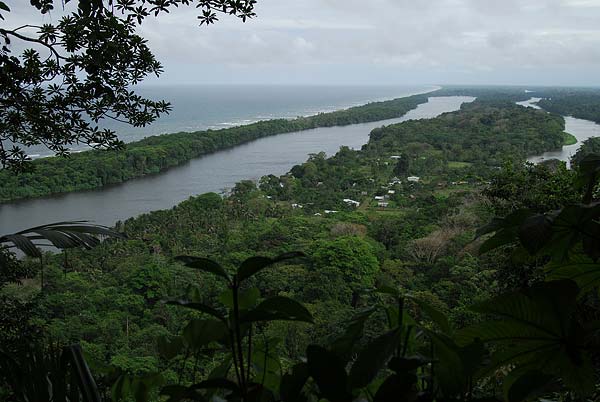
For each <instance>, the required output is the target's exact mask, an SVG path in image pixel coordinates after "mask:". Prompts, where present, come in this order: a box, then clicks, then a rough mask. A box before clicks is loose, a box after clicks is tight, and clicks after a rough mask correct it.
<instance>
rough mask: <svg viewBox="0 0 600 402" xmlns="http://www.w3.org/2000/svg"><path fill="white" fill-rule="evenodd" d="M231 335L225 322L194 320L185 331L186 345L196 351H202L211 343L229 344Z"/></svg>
mask: <svg viewBox="0 0 600 402" xmlns="http://www.w3.org/2000/svg"><path fill="white" fill-rule="evenodd" d="M228 335H229V332H228V329H227V326H226V325H225V324H224V323H223V321H218V320H202V319H193V320H191V321H190V322H189V323H188V324H187V325H186V326H185V328H184V329H183V339H184V341H185V343H186V345H187V346H188V347H190V348H192V349H194V350H202V349H203V348H205V347H206V346H207V345H208V344H209V343H211V342H227V337H228Z"/></svg>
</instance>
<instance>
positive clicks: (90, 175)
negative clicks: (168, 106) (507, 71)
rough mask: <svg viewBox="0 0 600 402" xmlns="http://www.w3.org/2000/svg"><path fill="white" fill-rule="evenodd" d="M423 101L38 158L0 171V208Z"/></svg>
mask: <svg viewBox="0 0 600 402" xmlns="http://www.w3.org/2000/svg"><path fill="white" fill-rule="evenodd" d="M427 99H428V96H427V94H419V95H413V96H409V97H404V98H398V99H394V100H390V101H383V102H373V103H369V104H366V105H363V106H357V107H352V108H349V109H345V110H340V111H336V112H330V113H320V114H317V115H314V116H309V117H299V118H296V119H292V120H286V119H277V120H267V121H262V122H257V123H253V124H248V125H244V126H239V127H232V128H226V129H221V130H206V131H199V132H193V133H187V132H181V133H174V134H165V135H160V136H152V137H148V138H145V139H143V140H141V141H136V142H132V143H129V144H127V145H126V148H125V150H124V151H86V152H81V153H78V154H73V155H71V156H70V157H69V158H43V159H38V160H35V161H33V163H32V164H33V167H34V169H35V171H34V172H32V173H25V174H20V175H18V176H17V175H14V174H13V173H12V172H8V171H2V172H0V182H1V183H2V186H1V187H0V203H6V202H10V201H14V200H19V199H24V198H37V197H44V196H49V195H55V194H60V193H67V192H73V191H82V190H91V189H97V188H101V187H105V186H108V185H111V184H118V183H123V182H126V181H128V180H131V179H135V178H140V177H143V176H147V175H151V174H156V173H161V172H164V171H166V170H167V169H169V168H172V167H175V166H179V165H182V164H183V163H185V162H188V161H190V160H191V159H194V158H197V157H199V156H203V155H208V154H211V153H214V152H216V151H219V150H222V149H228V148H231V147H234V146H238V145H240V144H244V143H247V142H249V141H253V140H256V139H259V138H263V137H267V136H273V135H278V134H283V133H290V132H296V131H303V130H309V129H314V128H318V127H334V126H347V125H351V124H357V123H365V122H373V121H381V120H386V119H391V118H396V117H399V116H402V115H404V114H406V113H407V112H408V111H410V110H413V109H415V108H416V107H417V106H418V105H420V104H423V103H425V102H427Z"/></svg>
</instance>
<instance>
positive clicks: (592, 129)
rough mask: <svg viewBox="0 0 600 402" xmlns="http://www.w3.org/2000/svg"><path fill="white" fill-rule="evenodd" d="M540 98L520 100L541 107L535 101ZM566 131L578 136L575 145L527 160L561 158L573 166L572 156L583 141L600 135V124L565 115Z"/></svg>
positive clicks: (529, 105) (524, 104)
mask: <svg viewBox="0 0 600 402" xmlns="http://www.w3.org/2000/svg"><path fill="white" fill-rule="evenodd" d="M539 100H540V98H531V99H529V100H527V101H524V102H518V104H519V105H521V106H526V107H532V108H535V109H541V108H540V107H539V106H538V105H536V104H535V103H536V102H538V101H539ZM564 119H565V131H566V132H567V133H569V134H573V136H575V138H577V143H575V144H573V145H565V146H564V147H562V148H561V149H560V150H556V151H549V152H544V153H543V154H541V155H535V156H531V157H529V158H528V159H527V160H528V161H529V162H532V163H540V162H542V161H544V160H547V159H559V160H561V161H564V162H566V163H567V167H570V166H571V162H570V160H571V157H572V156H573V155H574V154H575V152H577V150H578V149H579V147H580V146H581V143H582V142H583V141H585V140H586V139H588V138H590V137H600V125H598V124H596V123H594V122H593V121H590V120H583V119H576V118H574V117H570V116H565V117H564Z"/></svg>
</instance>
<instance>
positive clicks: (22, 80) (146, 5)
mask: <svg viewBox="0 0 600 402" xmlns="http://www.w3.org/2000/svg"><path fill="white" fill-rule="evenodd" d="M255 3H256V0H66V1H65V2H64V4H63V2H62V1H55V0H32V1H31V4H32V6H33V7H35V9H37V11H38V12H40V13H41V14H47V13H49V12H51V11H53V10H54V9H55V6H60V7H61V8H63V9H64V10H65V11H66V12H67V11H71V12H70V13H69V14H66V15H64V16H63V17H61V18H60V20H59V21H58V22H57V23H44V24H41V25H35V24H27V25H22V26H18V27H13V26H11V25H10V8H9V7H8V5H7V4H6V3H5V2H0V20H1V21H2V25H0V42H2V43H1V45H2V47H1V48H0V163H1V165H2V166H3V167H4V168H9V169H12V170H16V171H20V170H24V169H27V168H30V167H31V166H30V165H29V164H28V163H27V162H28V160H29V158H28V156H27V153H26V147H29V146H34V145H42V146H45V147H47V148H48V149H49V150H51V151H53V152H54V153H56V154H58V155H61V156H64V155H68V154H69V152H70V150H69V148H70V146H72V145H74V144H85V145H88V146H90V147H92V148H98V149H99V148H110V149H118V148H121V147H123V143H122V142H121V141H120V140H119V139H118V137H117V135H116V133H115V132H114V131H112V130H109V129H106V128H99V123H100V122H101V121H102V120H103V119H110V120H116V121H120V122H124V123H128V124H132V125H133V126H136V127H142V126H146V125H148V124H150V123H152V122H153V121H154V120H155V119H156V118H158V117H159V116H160V115H162V114H164V113H168V112H169V110H170V105H169V104H168V103H167V102H165V101H154V100H150V99H145V98H143V97H142V96H140V95H138V94H137V93H136V92H135V91H133V90H131V87H132V86H133V85H136V84H138V83H140V82H141V81H142V80H143V79H144V78H145V77H147V76H148V75H156V76H158V75H160V74H161V73H162V71H163V68H162V65H161V64H160V62H159V61H158V60H156V58H155V56H154V55H153V54H152V52H151V50H150V48H149V47H148V43H147V40H145V39H144V38H142V37H141V36H139V35H137V34H136V30H137V28H138V27H139V25H140V24H142V23H143V21H144V19H145V18H147V17H150V16H154V17H156V16H159V15H162V14H165V13H168V12H169V11H170V10H173V9H174V8H177V7H182V6H187V7H195V8H196V9H197V10H198V12H199V16H198V18H199V20H200V24H201V25H203V24H205V25H208V24H212V23H214V22H216V21H217V20H218V18H217V14H218V13H224V14H230V15H233V16H235V17H238V18H240V19H241V20H243V21H246V20H247V19H248V18H252V17H253V16H254V11H253V10H254V5H255ZM71 6H72V7H71ZM17 46H18V47H25V48H26V49H25V50H24V51H23V52H22V53H21V54H19V55H17V54H15V53H14V49H15V48H18V47H17Z"/></svg>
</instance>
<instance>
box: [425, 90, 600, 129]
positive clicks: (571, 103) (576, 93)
mask: <svg viewBox="0 0 600 402" xmlns="http://www.w3.org/2000/svg"><path fill="white" fill-rule="evenodd" d="M435 94H436V96H453V95H454V96H476V97H477V99H479V100H482V101H499V100H505V101H512V102H520V101H525V100H528V99H530V98H542V99H541V100H540V101H539V102H538V105H539V106H540V107H541V108H543V109H544V110H546V111H548V112H550V113H556V114H560V115H563V116H573V117H576V118H579V119H586V120H591V121H594V122H596V123H600V88H563V87H479V86H467V87H451V86H450V87H444V88H443V89H441V90H439V91H437V92H436V93H435Z"/></svg>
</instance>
